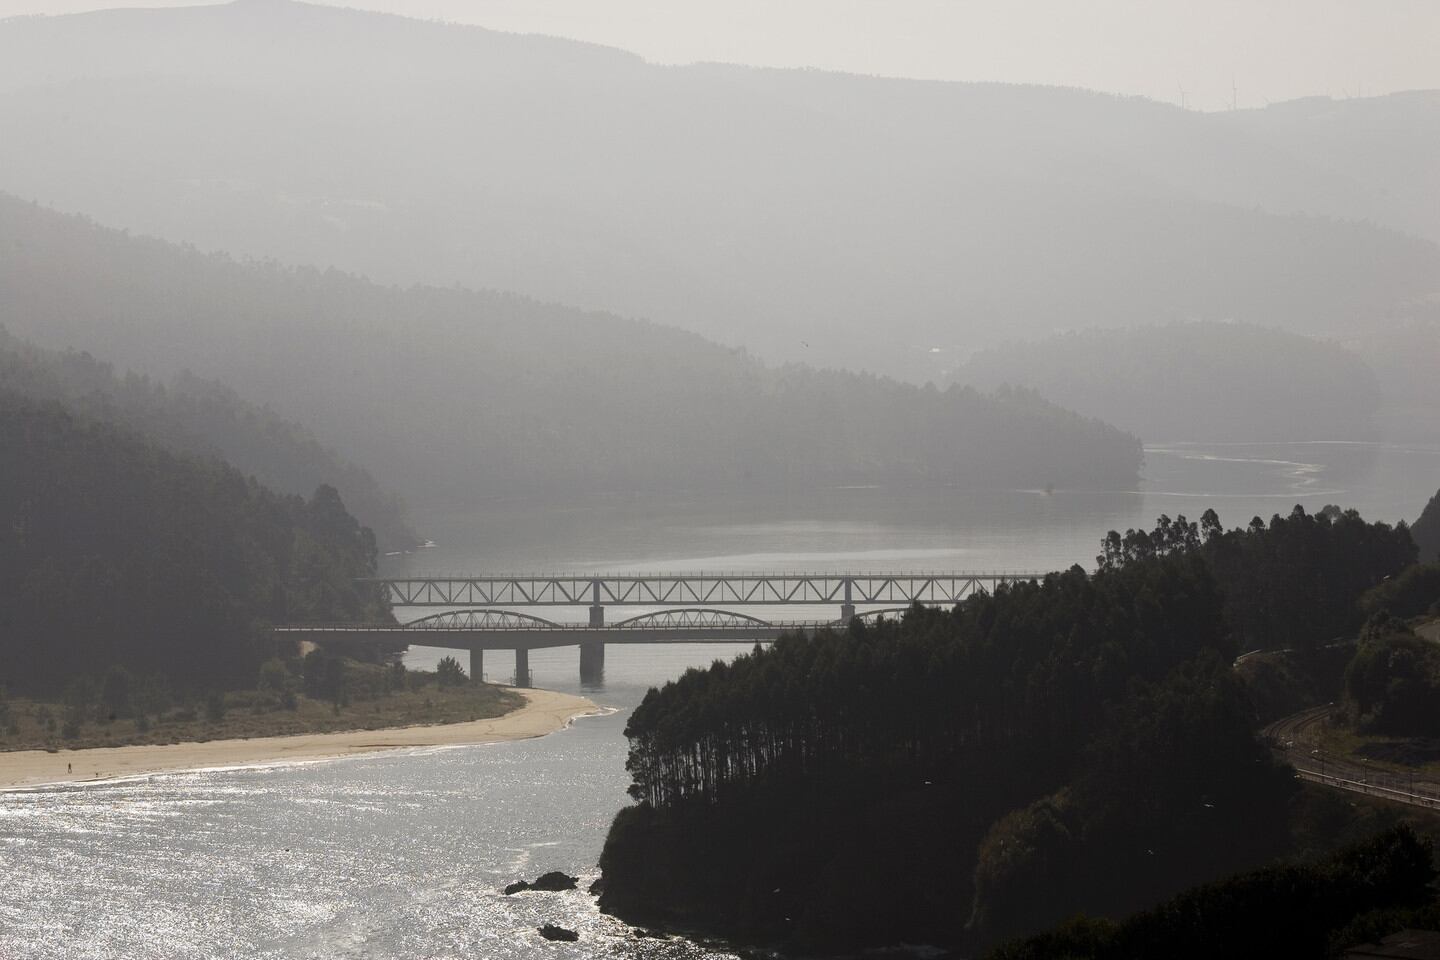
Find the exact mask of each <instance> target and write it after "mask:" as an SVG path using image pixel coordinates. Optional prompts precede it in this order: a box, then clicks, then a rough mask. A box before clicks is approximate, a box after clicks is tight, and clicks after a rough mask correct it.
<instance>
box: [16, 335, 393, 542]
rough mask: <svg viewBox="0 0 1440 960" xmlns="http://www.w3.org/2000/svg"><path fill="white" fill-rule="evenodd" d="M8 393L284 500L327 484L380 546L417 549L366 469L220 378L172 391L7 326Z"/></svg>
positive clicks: (388, 496) (192, 381)
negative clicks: (121, 430) (231, 472)
mask: <svg viewBox="0 0 1440 960" xmlns="http://www.w3.org/2000/svg"><path fill="white" fill-rule="evenodd" d="M0 388H3V389H5V390H9V391H12V392H14V393H17V394H21V395H23V396H26V397H30V398H32V399H35V400H40V401H56V402H60V403H63V404H66V405H67V406H70V407H73V408H75V409H77V410H78V411H80V412H82V413H83V414H84V415H85V416H87V417H89V418H91V419H95V420H100V421H104V422H107V423H114V424H117V425H120V426H124V427H127V428H129V429H130V430H131V431H133V432H135V433H138V434H143V435H145V436H146V437H149V438H151V439H153V440H157V441H159V442H160V443H162V444H164V445H165V446H167V447H169V448H170V449H172V450H176V451H180V452H183V453H192V454H200V455H204V456H213V457H217V458H219V459H222V460H225V461H226V462H228V463H230V464H232V465H233V466H234V467H236V469H238V470H240V471H241V472H242V473H246V474H250V475H252V476H254V477H255V478H256V479H257V480H259V481H260V482H261V483H262V484H264V485H266V486H268V487H271V488H273V489H275V490H278V491H280V492H282V493H289V494H295V495H309V494H310V493H311V492H313V491H314V490H315V488H316V487H318V486H320V485H322V484H329V485H331V486H334V487H336V488H337V489H338V490H339V491H340V494H341V496H342V497H343V498H344V499H345V500H346V502H347V503H349V504H351V505H352V506H353V508H354V511H355V513H356V515H357V516H358V517H360V519H361V520H362V521H363V522H364V523H365V524H366V525H367V526H369V527H370V528H371V529H373V530H374V531H375V534H376V538H377V541H378V543H379V544H380V546H381V548H382V549H394V550H404V549H409V548H411V547H413V546H415V545H416V544H417V543H419V540H418V539H417V538H416V536H415V532H414V531H413V530H412V529H411V528H410V525H409V523H408V522H407V521H406V519H405V511H404V508H403V507H402V506H401V505H400V502H399V500H398V498H396V497H395V495H394V494H392V493H390V492H389V491H387V490H384V489H382V488H381V487H380V485H379V484H378V483H376V481H375V478H374V477H372V476H371V475H370V474H369V473H368V472H367V471H365V470H364V469H362V468H360V467H357V466H355V465H354V464H353V463H349V462H347V461H345V460H344V459H343V458H341V457H340V456H339V455H338V454H336V453H335V452H334V451H332V450H329V449H327V448H326V447H324V446H323V445H321V444H320V443H319V441H317V440H316V439H315V438H314V437H313V436H311V435H310V433H309V432H308V431H307V430H306V429H305V428H304V427H302V426H300V425H299V424H296V423H293V422H290V421H287V420H284V419H282V418H280V417H278V416H276V415H275V414H274V413H273V412H271V411H270V410H268V409H266V408H264V407H259V406H256V405H254V404H251V403H247V402H246V401H244V400H242V399H241V398H240V397H239V396H238V395H236V394H235V392H234V391H232V390H230V389H228V388H227V387H225V386H224V385H223V384H220V383H218V382H216V381H213V380H204V379H201V378H199V377H196V376H194V375H188V374H182V375H180V376H177V377H175V378H174V379H173V380H172V381H171V383H170V384H169V385H168V386H164V385H162V384H160V383H157V382H155V381H152V380H150V379H149V378H147V377H141V376H136V375H134V374H130V375H127V376H124V377H121V376H119V375H117V374H116V373H115V371H114V369H113V368H112V367H111V366H110V365H109V364H107V363H102V362H101V361H98V360H96V359H95V358H93V357H91V356H90V355H89V354H88V353H76V352H73V351H66V352H55V351H46V350H41V349H39V348H37V347H33V346H30V345H29V344H27V343H25V342H24V341H22V340H19V339H17V338H16V337H13V336H11V335H10V334H9V333H7V332H6V331H5V330H4V329H3V328H0Z"/></svg>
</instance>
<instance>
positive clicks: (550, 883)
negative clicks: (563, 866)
mask: <svg viewBox="0 0 1440 960" xmlns="http://www.w3.org/2000/svg"><path fill="white" fill-rule="evenodd" d="M579 884H580V878H579V877H572V876H570V875H569V874H565V873H561V872H560V871H559V870H551V871H550V872H549V873H547V874H543V875H542V876H540V877H539V878H537V879H536V881H535V882H534V883H532V884H530V889H531V890H548V891H550V892H552V893H553V892H555V891H558V890H574V889H575V888H576V887H577V886H579Z"/></svg>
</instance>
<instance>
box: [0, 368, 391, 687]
mask: <svg viewBox="0 0 1440 960" xmlns="http://www.w3.org/2000/svg"><path fill="white" fill-rule="evenodd" d="M0 463H3V464H5V469H4V470H0V528H3V529H5V530H6V531H7V532H8V533H7V536H5V537H0V579H3V581H4V583H5V584H6V589H5V590H4V591H0V675H3V676H4V677H5V679H6V683H7V685H9V686H10V687H11V689H13V690H32V691H33V690H40V691H48V692H52V693H53V692H58V691H59V690H60V689H62V688H64V687H65V686H66V685H67V684H69V683H70V682H72V681H75V680H77V679H79V678H82V677H97V676H100V675H102V674H104V672H105V671H106V670H107V669H108V668H109V667H111V666H116V665H118V666H123V667H125V668H127V669H128V670H130V671H133V672H135V673H140V674H145V675H149V674H160V675H164V676H167V677H170V678H172V679H174V680H176V681H179V682H181V683H183V684H200V685H207V686H208V685H235V684H249V683H253V682H254V679H255V676H256V670H257V668H258V667H259V664H260V663H261V661H262V660H264V659H266V658H267V657H270V656H273V655H274V645H273V641H272V640H271V638H270V637H269V635H268V632H267V631H266V630H265V629H264V625H265V623H266V622H267V621H269V622H281V621H284V620H289V619H320V620H325V619H337V618H345V619H352V618H353V619H364V618H369V617H381V616H386V615H388V614H386V612H385V608H384V607H383V605H381V604H380V603H378V602H377V601H376V599H375V598H373V597H367V596H365V595H363V593H362V592H361V591H359V590H358V589H357V587H356V585H355V583H354V582H353V579H354V578H355V577H361V576H366V575H369V574H371V573H373V571H374V563H375V541H374V537H373V535H372V534H371V533H370V531H369V530H368V529H365V528H362V527H361V526H360V525H359V524H358V523H357V522H356V521H355V519H354V518H353V517H351V516H350V514H349V513H348V512H346V510H345V507H344V505H343V504H342V503H341V501H340V498H339V496H338V495H337V494H336V493H335V490H334V488H330V487H321V488H319V489H318V490H317V491H316V493H315V494H314V496H313V497H312V498H310V499H309V500H308V501H307V500H305V499H302V498H300V497H282V496H279V495H277V494H275V493H273V492H271V491H269V490H267V489H265V488H264V487H261V486H260V485H259V484H257V483H256V482H255V481H254V480H247V479H246V478H244V477H242V476H241V475H240V474H239V473H237V472H236V471H235V470H234V469H233V468H231V467H228V466H226V465H225V464H223V463H221V462H219V461H217V460H210V459H200V458H187V457H180V456H177V455H175V454H173V453H170V452H169V451H166V450H164V449H162V448H161V447H160V446H159V445H157V444H155V443H153V442H151V441H147V440H145V439H143V438H140V437H138V436H136V435H134V434H132V433H130V432H129V431H127V430H124V429H122V428H118V427H115V426H113V425H110V424H105V423H98V422H96V421H93V420H90V419H88V418H85V417H82V416H78V415H76V414H74V413H73V412H71V411H68V410H66V409H65V408H64V407H62V406H61V405H59V404H55V403H38V402H36V401H33V400H31V399H29V398H25V397H20V396H18V395H16V394H14V393H10V392H8V391H0Z"/></svg>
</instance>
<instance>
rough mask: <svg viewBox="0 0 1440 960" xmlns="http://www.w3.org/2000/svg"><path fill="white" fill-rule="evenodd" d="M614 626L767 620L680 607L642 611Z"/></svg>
mask: <svg viewBox="0 0 1440 960" xmlns="http://www.w3.org/2000/svg"><path fill="white" fill-rule="evenodd" d="M612 626H614V627H769V626H773V624H771V623H770V621H768V620H761V619H760V618H759V617H752V616H750V615H749V614H744V613H735V612H733V611H731V610H715V609H711V608H709V607H681V608H679V609H677V610H657V611H655V612H654V613H642V614H640V615H639V616H637V617H631V618H630V619H628V620H621V621H619V622H617V623H614V624H612Z"/></svg>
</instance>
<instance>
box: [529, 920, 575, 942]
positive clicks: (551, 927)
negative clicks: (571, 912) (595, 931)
mask: <svg viewBox="0 0 1440 960" xmlns="http://www.w3.org/2000/svg"><path fill="white" fill-rule="evenodd" d="M536 929H538V930H539V931H540V936H542V937H544V938H545V939H546V940H563V941H564V942H566V943H573V942H574V941H576V940H579V939H580V934H578V933H576V932H575V931H574V930H566V929H565V928H564V927H557V926H555V924H553V923H547V924H545V926H543V927H537V928H536Z"/></svg>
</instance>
